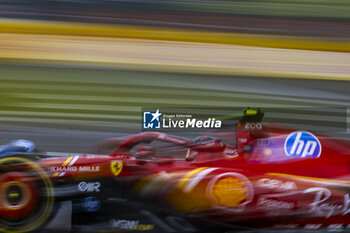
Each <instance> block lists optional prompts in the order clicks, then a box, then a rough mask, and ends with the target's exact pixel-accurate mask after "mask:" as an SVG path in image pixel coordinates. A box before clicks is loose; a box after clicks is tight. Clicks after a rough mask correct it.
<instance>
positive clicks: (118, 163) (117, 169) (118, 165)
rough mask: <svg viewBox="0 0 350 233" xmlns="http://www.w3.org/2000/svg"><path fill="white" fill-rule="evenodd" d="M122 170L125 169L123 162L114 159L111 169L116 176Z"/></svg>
mask: <svg viewBox="0 0 350 233" xmlns="http://www.w3.org/2000/svg"><path fill="white" fill-rule="evenodd" d="M122 170H123V162H121V161H114V162H112V163H111V171H112V173H113V174H114V175H115V176H118V175H119V174H120V172H121V171H122Z"/></svg>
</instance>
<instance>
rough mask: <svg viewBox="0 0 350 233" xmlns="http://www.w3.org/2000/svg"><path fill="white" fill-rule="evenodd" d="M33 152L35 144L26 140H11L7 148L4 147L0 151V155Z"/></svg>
mask: <svg viewBox="0 0 350 233" xmlns="http://www.w3.org/2000/svg"><path fill="white" fill-rule="evenodd" d="M34 150H35V144H34V143H33V142H32V141H28V140H23V139H19V140H13V141H12V142H11V143H10V144H8V145H7V146H4V147H3V148H2V149H1V150H0V154H1V155H3V154H7V153H16V152H33V151H34Z"/></svg>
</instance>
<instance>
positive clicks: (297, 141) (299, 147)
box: [284, 131, 322, 158]
mask: <svg viewBox="0 0 350 233" xmlns="http://www.w3.org/2000/svg"><path fill="white" fill-rule="evenodd" d="M321 149H322V147H321V143H320V141H319V140H318V139H317V137H316V136H315V135H313V134H312V133H309V132H306V131H298V132H293V133H291V134H289V135H288V137H287V139H286V141H285V143H284V152H285V153H286V155H288V156H293V157H301V158H317V157H319V156H320V155H321Z"/></svg>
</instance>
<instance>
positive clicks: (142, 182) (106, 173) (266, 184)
mask: <svg viewBox="0 0 350 233" xmlns="http://www.w3.org/2000/svg"><path fill="white" fill-rule="evenodd" d="M262 114H263V113H262V112H261V111H256V110H249V109H248V110H246V114H245V115H244V116H243V117H242V118H240V119H239V120H238V121H237V124H236V126H235V127H236V131H235V134H234V138H233V139H232V143H223V142H222V141H221V140H219V139H216V138H212V137H209V136H204V137H199V138H197V139H195V140H190V139H185V138H181V137H176V136H171V135H168V134H165V133H159V132H144V133H140V134H136V135H132V136H128V137H123V138H115V139H110V140H108V141H106V143H102V144H100V147H101V145H102V147H104V146H106V145H107V144H108V145H109V147H111V145H112V147H111V148H113V150H112V151H111V152H110V153H109V154H108V155H89V154H87V155H84V154H82V155H73V156H69V157H52V156H47V155H44V154H41V153H32V152H30V151H31V150H28V151H29V152H25V153H19V152H17V151H13V152H14V153H8V154H4V155H2V157H1V158H0V171H1V174H0V180H1V182H0V184H1V186H0V198H1V201H0V204H1V205H0V228H1V230H2V231H5V232H31V231H34V232H39V231H42V230H43V229H46V228H48V229H49V228H50V224H52V222H53V221H55V220H56V221H57V216H58V215H60V216H62V213H63V215H64V216H65V217H66V220H65V221H63V222H62V223H61V226H62V225H64V226H65V227H66V228H67V230H68V231H70V232H114V231H116V232H120V231H131V232H228V231H232V230H248V229H310V230H315V229H330V230H343V229H347V227H348V224H350V197H349V193H350V175H349V174H350V171H349V169H350V154H349V148H350V142H348V141H345V140H340V139H336V138H331V137H328V136H323V135H318V134H313V133H311V132H308V131H303V130H297V129H293V128H289V127H284V126H280V125H276V124H262V123H261V122H260V120H261V119H262V116H263V115H262ZM20 144H21V143H20ZM24 144H25V145H29V144H28V143H27V144H26V143H24ZM21 145H22V146H23V144H21ZM30 148H32V147H30ZM21 152H23V151H22V149H21ZM67 216H68V217H67ZM67 219H69V220H67ZM44 232H45V230H44Z"/></svg>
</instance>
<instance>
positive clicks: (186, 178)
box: [177, 167, 208, 189]
mask: <svg viewBox="0 0 350 233" xmlns="http://www.w3.org/2000/svg"><path fill="white" fill-rule="evenodd" d="M207 168H208V167H200V168H196V169H194V170H192V171H190V172H187V174H186V175H185V176H184V177H182V178H181V180H180V181H179V183H178V185H177V187H178V188H180V189H181V188H183V187H184V186H185V184H186V183H187V181H189V180H190V178H191V177H193V176H195V175H196V174H197V173H198V172H200V171H202V170H204V169H207Z"/></svg>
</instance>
